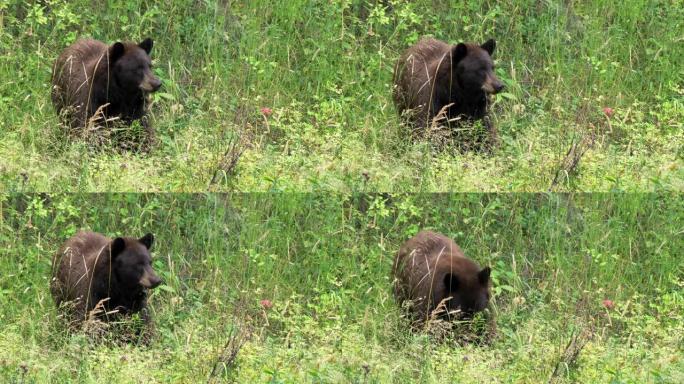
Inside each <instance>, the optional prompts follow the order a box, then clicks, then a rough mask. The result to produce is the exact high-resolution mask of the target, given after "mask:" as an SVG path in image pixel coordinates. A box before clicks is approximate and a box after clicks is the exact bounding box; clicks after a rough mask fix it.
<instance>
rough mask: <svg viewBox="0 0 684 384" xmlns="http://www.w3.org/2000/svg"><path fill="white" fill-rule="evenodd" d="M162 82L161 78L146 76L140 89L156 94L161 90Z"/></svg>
mask: <svg viewBox="0 0 684 384" xmlns="http://www.w3.org/2000/svg"><path fill="white" fill-rule="evenodd" d="M161 85H162V82H161V80H159V78H157V77H155V76H145V79H144V80H143V82H142V84H140V89H142V90H143V91H145V92H156V91H157V90H158V89H159V88H161Z"/></svg>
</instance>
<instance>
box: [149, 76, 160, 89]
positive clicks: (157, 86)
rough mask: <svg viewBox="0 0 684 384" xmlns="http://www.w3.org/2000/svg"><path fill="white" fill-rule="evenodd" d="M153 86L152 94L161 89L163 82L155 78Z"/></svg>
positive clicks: (152, 82)
mask: <svg viewBox="0 0 684 384" xmlns="http://www.w3.org/2000/svg"><path fill="white" fill-rule="evenodd" d="M151 85H152V92H155V91H156V90H158V89H159V88H161V85H162V82H161V80H159V79H158V78H156V77H155V78H153V79H152V81H151Z"/></svg>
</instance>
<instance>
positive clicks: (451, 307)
mask: <svg viewBox="0 0 684 384" xmlns="http://www.w3.org/2000/svg"><path fill="white" fill-rule="evenodd" d="M478 269H479V268H478ZM490 273H491V269H490V268H489V267H485V268H483V269H481V270H479V271H477V270H475V271H472V270H469V271H451V272H448V273H445V274H444V277H443V279H442V281H436V283H437V284H443V288H442V289H437V290H435V291H436V292H443V293H442V295H440V296H442V297H435V305H437V304H439V302H440V301H441V300H444V299H447V300H446V301H445V305H446V314H445V316H446V317H451V316H455V317H456V318H458V319H464V320H467V319H470V318H472V317H473V315H474V314H475V313H477V312H481V311H483V310H484V309H485V308H487V306H488V305H489V296H490V292H489V287H490V282H489V275H490Z"/></svg>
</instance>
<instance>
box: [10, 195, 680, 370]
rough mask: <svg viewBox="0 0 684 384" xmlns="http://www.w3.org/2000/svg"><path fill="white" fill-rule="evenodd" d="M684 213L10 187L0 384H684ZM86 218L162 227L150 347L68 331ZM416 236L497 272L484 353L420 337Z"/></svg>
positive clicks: (478, 201) (431, 198)
mask: <svg viewBox="0 0 684 384" xmlns="http://www.w3.org/2000/svg"><path fill="white" fill-rule="evenodd" d="M683 223H684V201H683V200H682V197H681V195H674V194H667V193H662V194H444V195H441V194H437V195H403V194H398V195H393V196H391V197H390V198H386V197H382V196H379V195H354V196H341V195H335V194H194V195H185V194H51V195H50V194H28V195H21V194H12V195H2V197H0V249H2V257H0V308H2V310H1V311H0V382H3V383H72V382H78V383H95V382H119V383H140V382H144V383H166V382H169V383H170V382H174V383H175V382H179V383H197V382H209V383H215V382H236V383H261V382H263V383H303V382H311V383H405V382H420V383H444V382H453V383H482V382H491V383H509V382H520V383H573V382H580V383H681V382H682V381H684V358H683V356H684V317H683V314H684V278H683V276H684V259H682V257H681V256H682V254H684V241H682V240H683V238H684V226H683ZM80 228H88V229H92V230H95V231H100V232H103V233H105V234H107V235H120V234H124V233H125V234H126V235H135V236H139V235H141V234H143V233H145V232H147V231H151V232H153V233H154V234H155V235H156V243H155V245H154V247H153V255H154V258H155V261H154V266H155V269H156V270H157V271H158V273H159V274H160V276H161V277H163V279H164V280H165V284H164V285H163V286H161V287H160V288H158V289H157V290H155V291H154V293H153V294H152V295H151V299H150V307H151V310H152V313H153V315H154V318H155V323H156V327H155V328H156V333H155V336H154V338H153V339H152V341H151V343H150V344H149V345H148V346H145V345H140V344H135V343H132V344H123V345H122V344H117V343H115V342H112V341H109V340H106V339H105V340H94V339H91V338H89V337H87V336H86V335H84V334H83V333H69V332H68V331H67V330H66V328H65V327H64V324H63V322H62V321H61V319H60V317H59V314H58V313H57V311H56V310H55V308H54V304H53V302H52V300H51V297H50V294H49V290H48V285H49V275H50V265H51V258H52V255H53V253H54V252H55V251H56V249H57V248H58V247H59V245H60V243H61V242H62V241H64V239H66V238H67V237H68V236H70V235H71V234H73V233H74V232H75V231H77V230H78V229H80ZM422 228H431V229H434V230H437V231H441V232H443V233H445V234H447V235H449V236H451V237H453V238H454V239H455V240H456V241H457V242H458V243H459V244H460V245H461V246H462V248H463V249H464V251H465V253H466V254H467V255H469V256H470V257H471V258H473V259H475V260H477V261H478V262H479V263H481V264H483V265H490V266H491V267H492V268H493V273H492V277H493V310H494V312H495V313H496V314H497V315H496V316H497V320H496V322H497V326H498V333H497V336H496V338H495V339H494V340H493V341H492V343H491V344H490V345H477V344H462V343H461V342H460V341H459V340H458V339H457V338H453V339H452V338H447V339H446V340H443V341H436V340H434V339H432V338H431V336H429V335H428V334H426V333H420V332H418V333H414V332H411V331H409V330H408V327H407V320H406V319H405V318H403V317H402V313H401V311H400V310H399V308H398V307H397V305H396V303H395V301H394V299H393V297H392V293H391V292H392V291H391V278H390V270H391V265H392V258H393V256H394V253H395V252H396V251H397V249H398V248H399V246H400V244H401V243H402V242H403V241H405V240H406V239H407V238H408V237H410V236H411V235H413V234H415V233H416V232H417V231H418V230H419V229H422ZM122 231H123V232H122ZM262 300H269V301H270V303H271V304H272V307H270V308H269V305H264V304H262V303H261V301H262ZM606 300H608V301H606Z"/></svg>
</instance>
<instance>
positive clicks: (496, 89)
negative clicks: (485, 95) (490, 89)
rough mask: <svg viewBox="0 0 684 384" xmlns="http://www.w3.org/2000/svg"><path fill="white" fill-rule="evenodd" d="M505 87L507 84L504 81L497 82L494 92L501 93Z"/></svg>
mask: <svg viewBox="0 0 684 384" xmlns="http://www.w3.org/2000/svg"><path fill="white" fill-rule="evenodd" d="M504 88H505V86H504V85H503V84H502V83H497V84H495V85H494V93H499V92H501V91H503V89H504Z"/></svg>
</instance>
